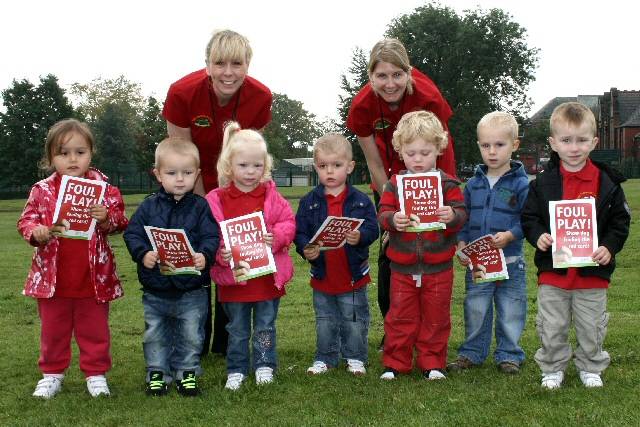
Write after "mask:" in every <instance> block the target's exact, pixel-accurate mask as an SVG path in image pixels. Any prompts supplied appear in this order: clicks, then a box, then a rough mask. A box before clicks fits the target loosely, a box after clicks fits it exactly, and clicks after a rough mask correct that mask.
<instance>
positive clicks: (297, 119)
mask: <svg viewBox="0 0 640 427" xmlns="http://www.w3.org/2000/svg"><path fill="white" fill-rule="evenodd" d="M271 117H272V118H271V122H270V123H269V124H268V125H267V126H266V128H265V129H264V138H265V140H266V141H267V144H268V145H269V152H270V153H271V155H272V156H273V157H274V158H275V159H278V160H282V159H286V158H292V157H309V147H311V146H312V145H313V141H314V140H315V139H317V138H318V137H319V136H321V135H322V126H321V124H320V123H319V122H318V121H317V120H316V116H315V115H314V114H312V113H309V112H308V111H307V110H305V109H304V107H303V105H302V102H300V101H296V100H295V99H291V98H289V97H288V96H287V95H282V94H279V93H274V94H273V104H272V106H271Z"/></svg>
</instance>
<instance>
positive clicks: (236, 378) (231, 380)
mask: <svg viewBox="0 0 640 427" xmlns="http://www.w3.org/2000/svg"><path fill="white" fill-rule="evenodd" d="M243 381H244V374H241V373H239V372H235V373H233V374H229V375H227V383H226V384H225V385H224V388H226V389H227V390H233V391H235V390H237V389H239V388H240V386H241V385H242V382H243Z"/></svg>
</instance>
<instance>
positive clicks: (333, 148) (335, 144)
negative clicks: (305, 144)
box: [313, 132, 353, 162]
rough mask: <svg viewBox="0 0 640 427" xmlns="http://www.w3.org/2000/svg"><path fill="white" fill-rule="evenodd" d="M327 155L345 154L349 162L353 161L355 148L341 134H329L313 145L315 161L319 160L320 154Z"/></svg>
mask: <svg viewBox="0 0 640 427" xmlns="http://www.w3.org/2000/svg"><path fill="white" fill-rule="evenodd" d="M319 151H322V152H323V153H327V154H338V153H344V155H345V157H346V159H347V161H348V162H350V161H351V160H353V148H352V147H351V143H350V142H349V141H348V140H347V138H345V137H344V136H342V135H340V134H339V133H333V132H330V133H327V134H325V135H322V136H321V137H320V138H318V139H317V140H316V142H315V144H313V161H314V162H315V161H317V160H318V157H317V156H318V152H319Z"/></svg>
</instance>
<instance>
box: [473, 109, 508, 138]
mask: <svg viewBox="0 0 640 427" xmlns="http://www.w3.org/2000/svg"><path fill="white" fill-rule="evenodd" d="M483 127H490V128H502V129H504V130H505V131H506V132H507V133H508V134H509V138H510V139H511V141H515V140H516V139H518V122H517V121H516V119H515V117H513V116H512V115H511V114H509V113H505V112H504V111H493V112H491V113H487V114H485V115H484V116H483V117H482V118H481V119H480V121H479V122H478V126H477V127H476V133H477V134H478V135H480V129H481V128H483Z"/></svg>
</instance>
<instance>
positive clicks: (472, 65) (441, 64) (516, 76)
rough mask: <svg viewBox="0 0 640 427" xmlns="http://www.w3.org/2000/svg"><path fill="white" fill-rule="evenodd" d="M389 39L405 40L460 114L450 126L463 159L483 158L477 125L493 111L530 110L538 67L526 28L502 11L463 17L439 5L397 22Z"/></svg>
mask: <svg viewBox="0 0 640 427" xmlns="http://www.w3.org/2000/svg"><path fill="white" fill-rule="evenodd" d="M386 36H387V37H395V38H397V39H399V40H401V41H402V42H403V43H404V45H405V47H406V48H407V51H408V53H409V58H410V60H411V63H412V65H413V66H415V67H416V68H418V69H419V70H420V71H422V72H424V73H425V74H427V75H428V76H429V77H431V79H432V80H433V81H434V82H435V83H436V84H437V85H438V87H439V88H440V90H441V92H442V94H443V95H444V97H445V98H446V99H447V101H448V102H449V104H450V105H451V108H452V109H453V111H454V115H453V117H452V119H451V121H450V123H449V125H450V128H451V132H452V135H453V137H454V140H455V142H456V144H455V150H456V158H457V159H458V161H459V162H460V161H465V162H473V161H475V160H478V159H479V157H480V156H479V153H478V150H477V148H476V145H475V144H474V142H475V141H476V133H475V127H476V124H477V122H478V120H479V119H480V118H481V117H482V116H483V115H484V114H486V113H488V112H490V111H493V110H502V111H507V112H510V113H511V114H513V115H514V116H516V117H517V118H520V117H524V116H525V115H526V113H527V112H528V110H529V108H530V105H531V100H530V99H529V97H528V96H527V88H528V86H529V84H530V83H531V82H532V81H533V80H534V71H535V68H536V66H537V63H538V52H539V50H538V49H536V48H531V47H529V46H528V45H527V40H526V29H525V28H524V27H522V26H520V24H518V23H517V22H514V21H513V20H512V17H511V16H510V15H509V14H508V13H506V12H504V11H502V10H500V9H490V10H482V9H480V8H477V9H474V10H466V11H464V12H463V13H462V14H458V13H456V12H455V11H454V10H453V9H451V8H449V7H446V6H441V5H439V4H436V3H431V4H427V5H425V6H422V7H419V8H417V9H416V10H414V11H413V12H412V13H410V14H407V15H403V16H400V17H398V18H396V19H394V20H393V21H392V22H391V24H390V25H389V28H388V30H387V33H386Z"/></svg>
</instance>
